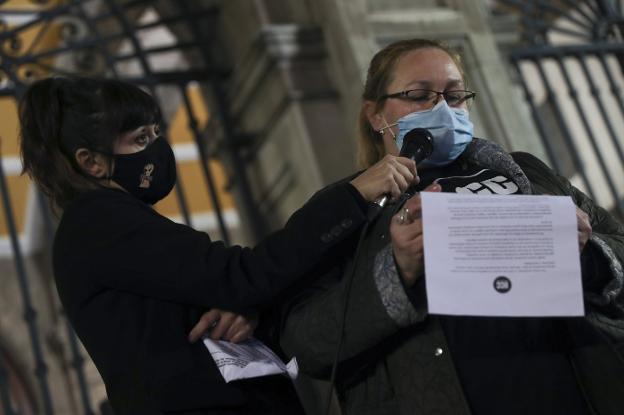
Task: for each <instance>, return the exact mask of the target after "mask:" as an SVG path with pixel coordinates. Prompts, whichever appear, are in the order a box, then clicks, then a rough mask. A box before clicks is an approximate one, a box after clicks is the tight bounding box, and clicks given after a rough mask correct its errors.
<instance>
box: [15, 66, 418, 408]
mask: <svg viewBox="0 0 624 415" xmlns="http://www.w3.org/2000/svg"><path fill="white" fill-rule="evenodd" d="M159 120H160V113H159V110H158V108H157V106H156V104H155V102H154V100H153V99H152V97H151V96H150V95H148V94H147V93H145V92H143V91H142V90H141V89H139V88H137V87H135V86H132V85H129V84H126V83H123V82H120V81H116V80H106V79H100V80H96V79H83V78H71V79H69V78H50V79H45V80H41V81H37V82H35V83H34V84H33V85H31V87H30V88H29V89H28V90H27V91H26V93H25V95H24V97H23V99H22V101H21V103H20V122H21V152H22V159H23V164H24V171H25V172H26V173H28V174H29V175H30V176H31V177H32V178H33V179H34V181H35V182H36V183H37V184H38V186H39V187H40V188H41V190H42V191H43V192H45V193H46V195H48V196H49V198H50V200H51V203H52V205H53V207H54V208H55V210H56V211H57V212H62V217H61V219H60V222H59V226H58V229H57V232H56V236H55V241H54V247H53V262H54V275H55V280H56V284H57V289H58V293H59V296H60V298H61V301H62V303H63V306H64V308H65V311H66V313H67V316H68V318H69V320H70V321H71V323H72V325H73V327H74V329H75V330H76V332H77V334H78V336H79V337H80V339H81V340H82V342H83V344H84V345H85V347H86V349H87V351H88V352H89V354H90V356H91V358H92V359H93V361H94V362H95V364H96V366H97V368H98V370H99V372H100V374H101V375H102V378H103V380H104V382H105V384H106V390H107V393H108V397H109V400H110V403H111V405H112V407H113V409H114V411H115V413H116V414H117V415H123V414H132V415H136V414H162V413H176V414H231V413H245V414H249V413H262V414H270V413H288V414H291V413H297V412H299V411H300V410H301V408H300V406H299V405H298V402H297V400H296V397H295V396H296V395H295V394H294V390H293V389H292V385H291V384H290V382H289V381H288V380H287V379H286V378H282V377H266V378H259V379H257V380H247V381H237V382H231V383H228V384H226V383H225V382H224V381H223V379H222V377H221V375H220V373H219V371H218V369H217V367H216V366H215V364H214V361H213V360H212V358H211V356H210V354H209V352H208V350H207V349H206V348H205V347H204V345H203V344H202V343H201V342H197V343H191V342H189V339H188V336H189V332H190V330H191V328H192V327H193V326H194V325H195V324H196V323H197V322H198V320H199V319H200V316H202V314H203V313H208V314H209V315H210V316H211V318H213V319H220V322H219V323H218V325H217V328H216V329H214V331H217V332H218V333H219V334H218V335H217V337H223V338H225V339H229V340H234V341H237V340H240V339H242V338H245V337H246V336H248V335H249V333H250V332H251V331H252V328H253V326H252V324H251V323H249V322H247V321H245V319H244V317H243V316H237V314H236V313H240V314H241V315H245V314H247V313H254V312H257V311H259V310H262V308H263V307H264V306H266V305H268V304H270V303H271V302H272V301H274V300H275V299H276V297H277V296H278V295H279V294H280V293H282V292H283V290H284V289H285V288H287V287H288V286H290V285H291V284H292V283H293V282H294V281H295V280H296V279H297V278H298V277H300V276H301V275H303V274H305V273H306V272H308V271H310V270H311V269H312V268H314V267H315V266H316V265H317V264H318V263H319V262H321V261H322V262H323V263H326V262H327V261H333V260H336V259H337V258H336V257H337V255H339V253H340V252H344V250H345V249H352V247H351V244H352V243H353V242H354V241H353V239H354V238H350V237H349V236H350V235H352V234H353V233H354V231H355V230H357V229H358V228H359V227H360V225H361V224H362V223H364V221H365V218H366V210H367V208H368V201H372V200H375V199H376V198H377V197H379V196H381V195H383V194H392V195H393V196H395V197H396V196H398V195H399V194H400V193H402V192H403V191H404V190H405V189H406V188H407V186H408V185H409V184H411V182H412V181H413V180H414V177H415V175H414V173H415V166H414V164H413V162H411V161H409V160H407V159H404V158H399V157H393V156H389V157H386V158H384V159H383V160H382V161H381V162H379V163H377V164H376V165H375V166H373V167H371V168H370V169H368V170H367V171H366V172H365V173H364V174H363V175H361V176H359V178H358V179H355V180H353V181H351V182H350V183H344V184H342V185H339V186H335V187H334V188H333V189H331V190H330V191H326V192H324V193H323V194H322V195H319V196H317V197H315V198H313V199H312V200H311V201H310V202H308V203H307V204H306V206H305V207H304V208H302V209H300V210H299V211H297V212H296V213H295V214H294V215H293V216H292V217H291V218H290V220H289V221H288V223H287V224H286V226H285V227H284V228H283V229H282V230H280V231H278V232H276V233H275V234H273V235H271V236H269V237H268V238H267V239H266V240H264V241H263V242H261V243H260V244H259V245H258V246H256V247H255V248H253V249H250V248H242V247H239V246H235V247H230V248H228V247H226V246H224V244H223V243H222V242H218V241H217V242H215V241H212V240H211V239H210V237H209V236H208V235H207V234H206V233H203V232H197V231H195V230H193V229H191V228H189V227H187V226H184V225H180V224H177V223H174V222H172V221H170V220H169V219H167V218H165V217H163V216H161V215H159V214H158V213H157V212H156V211H155V210H154V209H153V208H152V206H151V205H152V204H154V203H156V202H157V201H159V200H160V199H162V198H164V197H165V196H166V195H167V194H168V193H169V192H170V191H171V189H172V188H173V186H174V184H175V181H176V167H175V159H174V156H173V151H172V150H171V147H170V146H169V144H168V143H167V141H166V139H165V138H163V137H161V136H160V132H159V130H158V123H159ZM338 230H339V231H338ZM328 235H330V236H329V237H328ZM221 310H230V311H231V312H225V311H221ZM213 335H214V333H213ZM191 337H193V338H196V337H197V335H196V333H195V334H194V335H193V336H191Z"/></svg>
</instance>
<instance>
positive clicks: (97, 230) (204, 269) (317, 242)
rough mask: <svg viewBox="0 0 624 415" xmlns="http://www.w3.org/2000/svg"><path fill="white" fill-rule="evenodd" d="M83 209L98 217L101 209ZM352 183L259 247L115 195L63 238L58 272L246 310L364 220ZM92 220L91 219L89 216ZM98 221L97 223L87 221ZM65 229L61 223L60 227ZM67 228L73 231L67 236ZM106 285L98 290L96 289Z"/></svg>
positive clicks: (325, 255) (324, 256) (325, 195)
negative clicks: (214, 236) (216, 236)
mask: <svg viewBox="0 0 624 415" xmlns="http://www.w3.org/2000/svg"><path fill="white" fill-rule="evenodd" d="M101 202H102V201H101V200H97V199H96V200H94V201H93V202H92V203H91V204H88V203H87V204H86V205H84V206H82V209H81V210H80V211H79V212H78V216H79V215H80V214H81V213H84V212H85V211H86V210H89V209H91V210H95V211H98V206H96V205H97V204H98V203H101ZM360 204H361V201H359V200H357V199H356V198H355V197H354V196H353V194H352V190H351V189H349V185H348V184H345V185H342V186H334V187H333V188H331V189H329V190H327V191H325V192H322V193H321V194H317V195H316V196H315V197H314V198H313V199H311V200H310V201H309V202H308V203H307V204H306V205H305V206H304V207H303V208H301V209H300V210H298V211H297V212H295V214H293V215H292V217H291V218H290V219H289V221H288V223H287V224H286V226H285V227H284V228H283V229H281V230H279V231H277V232H275V233H274V234H272V235H270V236H269V237H268V238H266V239H265V240H264V241H262V242H261V243H260V244H258V245H257V246H256V247H255V248H253V249H251V248H243V247H239V246H234V247H230V248H228V247H226V246H225V245H224V244H223V243H222V242H213V241H211V240H210V238H209V236H208V235H207V234H206V233H203V232H198V231H195V230H193V229H191V228H189V227H187V226H184V225H180V224H176V223H174V222H172V221H170V220H168V219H166V218H164V217H162V216H160V215H158V214H156V213H153V212H150V211H147V210H145V209H140V208H137V205H136V203H135V201H134V200H132V199H131V198H129V197H116V198H115V200H114V202H113V203H112V204H111V203H109V206H110V207H109V209H108V211H106V212H102V209H99V211H100V214H99V216H100V217H101V218H100V220H92V219H85V220H76V221H73V222H71V221H70V222H71V224H70V225H66V226H65V229H64V230H63V231H62V232H60V235H59V233H57V241H56V243H55V262H56V264H55V268H56V271H57V273H61V274H63V273H65V274H75V270H71V268H75V267H80V268H81V272H80V273H79V274H78V275H84V276H89V281H90V284H92V285H93V289H92V291H97V290H98V289H117V290H122V291H128V292H131V293H134V294H137V295H141V296H146V297H151V298H156V299H162V300H167V301H172V302H179V303H183V304H189V305H196V306H200V307H217V308H223V309H227V310H233V311H239V312H244V311H246V310H249V309H251V308H253V309H255V308H259V307H260V306H262V305H263V304H265V303H267V302H269V301H270V300H271V299H272V298H274V297H275V296H276V295H277V294H278V293H279V292H281V291H282V290H283V289H284V288H286V287H287V286H289V285H290V284H291V283H292V282H294V281H295V280H296V279H297V278H299V277H300V276H301V275H302V274H303V273H305V272H306V271H309V270H310V269H311V268H312V267H313V266H314V265H315V264H316V263H317V262H318V261H320V260H328V259H331V258H332V255H333V250H332V248H333V247H334V246H335V245H336V244H338V243H339V242H341V241H343V240H345V239H347V237H348V236H349V235H350V234H351V233H353V232H354V231H355V230H357V229H358V228H359V227H360V225H361V224H362V223H363V222H364V220H365V212H364V211H363V210H362V208H361V206H360ZM88 217H90V218H92V217H93V216H88ZM85 221H86V222H94V223H85ZM62 226H63V225H62ZM67 227H70V228H73V229H70V230H69V231H68V229H67ZM98 287H100V288H98Z"/></svg>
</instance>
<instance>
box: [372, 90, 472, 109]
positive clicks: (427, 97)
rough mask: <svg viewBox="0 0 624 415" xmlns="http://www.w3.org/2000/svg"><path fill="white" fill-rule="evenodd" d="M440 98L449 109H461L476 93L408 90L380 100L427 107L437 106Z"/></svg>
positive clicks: (385, 96)
mask: <svg viewBox="0 0 624 415" xmlns="http://www.w3.org/2000/svg"><path fill="white" fill-rule="evenodd" d="M440 96H443V97H444V100H445V101H446V103H447V104H448V105H449V107H459V106H460V105H462V104H464V103H466V104H468V103H470V102H471V101H472V100H473V99H474V97H475V96H477V93H476V92H473V91H464V90H457V91H443V92H440V91H432V90H430V89H408V90H407V91H401V92H396V93H394V94H386V95H382V96H381V97H379V99H380V100H382V99H388V98H398V99H404V100H407V101H412V102H414V103H416V104H418V105H419V106H423V107H424V106H426V105H427V104H429V103H430V102H432V101H433V102H432V104H433V105H435V104H437V103H438V101H439V100H440Z"/></svg>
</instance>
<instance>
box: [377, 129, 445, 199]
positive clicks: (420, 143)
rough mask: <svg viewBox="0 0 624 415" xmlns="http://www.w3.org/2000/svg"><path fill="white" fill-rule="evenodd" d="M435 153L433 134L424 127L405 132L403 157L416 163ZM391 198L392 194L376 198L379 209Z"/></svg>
mask: <svg viewBox="0 0 624 415" xmlns="http://www.w3.org/2000/svg"><path fill="white" fill-rule="evenodd" d="M431 153H433V136H432V135H431V133H430V132H429V130H426V129H424V128H414V129H413V130H410V131H408V133H407V134H405V138H404V139H403V146H402V147H401V152H400V153H399V155H400V156H401V157H407V158H408V159H410V160H414V161H415V162H416V165H418V163H420V162H421V161H423V160H424V159H426V158H427V157H429V156H430V155H431ZM388 199H390V196H388V195H384V196H382V197H380V198H379V199H377V200H375V204H376V205H378V206H379V209H381V208H382V207H384V206H385V205H386V203H387V202H388Z"/></svg>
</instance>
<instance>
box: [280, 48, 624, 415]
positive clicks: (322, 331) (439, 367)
mask: <svg viewBox="0 0 624 415" xmlns="http://www.w3.org/2000/svg"><path fill="white" fill-rule="evenodd" d="M475 96H476V93H475V92H472V91H470V88H469V87H467V85H466V81H465V76H464V73H463V71H462V67H461V62H460V59H459V57H458V56H457V55H456V54H455V53H454V52H453V51H452V50H450V49H449V48H448V47H446V46H444V45H443V44H440V43H438V42H435V41H430V40H425V39H413V40H405V41H399V42H396V43H393V44H390V45H388V46H386V47H385V48H383V49H382V50H381V51H379V52H378V53H377V54H376V55H375V56H374V57H373V59H372V61H371V63H370V66H369V69H368V74H367V79H366V84H365V86H364V93H363V101H362V107H361V112H360V119H359V130H360V131H359V133H360V134H359V136H360V142H359V144H360V154H359V158H360V160H359V161H360V164H361V166H362V167H364V168H366V167H368V166H372V165H373V164H374V163H376V162H377V161H378V160H380V159H382V158H383V157H384V156H386V155H387V154H392V155H397V154H399V151H400V149H401V146H402V144H403V141H404V139H405V136H406V134H407V133H408V132H409V131H411V130H413V129H415V128H424V129H427V130H428V131H429V132H430V133H431V136H432V137H433V147H434V150H433V152H432V154H431V155H430V156H428V157H427V158H425V159H424V160H423V161H422V162H421V163H419V164H418V166H417V174H418V176H419V178H418V179H417V180H416V182H417V183H416V184H415V185H414V186H412V189H411V191H410V193H415V194H416V196H414V197H412V198H411V199H409V200H407V202H405V204H404V205H400V203H390V204H388V205H386V207H385V208H384V210H383V211H382V213H381V215H380V217H379V218H378V220H377V221H376V222H374V224H373V225H371V228H370V229H369V231H368V232H367V234H366V235H365V236H364V239H363V243H362V246H361V247H360V251H359V252H360V255H359V256H357V257H356V258H355V259H354V258H350V259H349V260H348V261H346V263H345V264H344V266H343V267H342V268H340V269H333V270H332V271H330V272H328V273H327V274H326V276H325V277H324V278H321V279H319V278H317V279H316V280H315V281H318V283H317V284H315V285H314V287H313V288H311V289H309V291H308V292H306V293H303V294H301V295H299V296H297V300H295V301H294V304H292V305H291V307H290V308H289V314H288V318H287V319H286V321H285V323H284V326H283V327H284V329H283V332H282V346H283V347H284V349H285V351H286V352H287V353H288V354H290V355H296V356H297V359H298V363H299V366H300V368H301V369H302V370H303V371H304V372H306V373H308V374H310V375H312V376H315V377H321V378H323V377H325V378H326V377H327V376H328V374H329V373H332V370H331V368H332V365H333V363H334V358H335V356H336V347H337V344H338V342H339V339H342V344H341V348H340V350H341V352H340V354H339V355H338V358H337V361H338V367H337V371H336V372H335V373H337V375H336V379H335V386H336V391H337V396H338V399H339V402H340V405H341V409H342V414H343V415H349V414H358V415H366V414H399V415H401V414H410V415H418V414H433V413H435V414H440V415H445V414H448V415H470V414H478V415H490V414H491V415H495V414H506V415H510V414H511V415H513V414H518V415H519V414H532V415H535V414H542V415H546V414H548V415H564V414H565V415H572V414H574V415H581V414H583V415H586V414H589V413H600V414H616V413H617V414H619V413H621V411H622V409H621V408H622V407H621V406H619V407H618V406H617V404H616V403H617V402H620V401H618V399H620V398H619V396H620V395H623V396H624V394H621V393H619V392H618V388H617V387H615V386H614V385H621V384H622V383H621V378H620V377H619V376H617V375H616V374H617V373H623V372H622V371H624V365H623V364H622V358H621V357H619V358H618V357H617V353H615V354H614V353H613V352H614V349H613V348H610V347H605V348H604V350H605V354H604V355H601V359H600V360H602V361H603V362H607V363H606V365H607V367H609V370H607V371H604V370H602V369H599V366H594V363H593V360H592V359H587V360H585V361H582V360H572V358H571V356H576V355H575V353H577V352H578V351H579V350H584V349H583V347H586V346H588V345H601V346H606V345H607V343H606V342H605V341H604V338H605V337H604V333H606V332H608V333H609V334H614V333H616V332H619V333H620V336H621V337H620V339H621V338H622V337H624V336H622V334H623V333H624V320H623V318H622V316H624V305H623V304H624V288H623V287H624V285H623V284H622V282H621V281H622V280H623V278H624V274H623V273H622V271H621V270H622V264H624V226H622V225H621V224H620V223H618V222H617V221H616V220H615V219H614V218H613V217H611V216H610V215H609V214H608V213H607V212H606V211H604V210H603V209H602V208H600V207H599V206H597V205H596V204H595V203H594V202H593V201H592V200H590V199H589V198H588V197H587V196H585V195H584V194H582V193H581V192H580V191H579V190H578V189H576V188H574V187H573V186H572V185H571V184H570V182H569V181H568V180H566V179H565V178H563V177H561V176H558V175H556V174H555V173H554V172H553V171H552V170H551V169H549V168H548V167H547V166H546V165H545V164H544V163H542V162H541V161H539V160H538V159H537V158H535V157H533V156H532V155H530V154H527V153H511V154H510V153H508V152H506V151H505V150H503V149H502V148H501V147H500V146H499V145H497V144H495V143H494V142H492V141H489V140H484V139H479V138H475V137H474V136H473V125H472V122H471V121H470V115H469V109H470V105H469V104H470V103H471V101H473V100H474V98H475ZM424 190H428V191H444V192H454V193H476V194H514V193H517V194H531V193H541V194H555V195H567V196H570V197H571V198H572V199H573V201H574V203H575V204H576V205H577V219H578V245H579V253H580V257H581V258H580V259H581V269H582V278H583V287H584V291H585V298H586V299H587V301H586V305H585V307H586V311H587V318H577V319H572V318H570V319H564V318H560V319H554V318H492V317H469V316H435V315H429V314H428V311H427V302H426V291H425V284H424V281H425V279H426V275H425V273H424V263H423V238H422V227H423V223H422V219H421V211H420V208H421V205H420V198H419V196H418V192H420V191H424ZM351 270H354V273H353V281H352V283H350V282H349V278H350V276H351ZM349 286H350V296H349V301H345V296H344V293H345V291H346V287H349ZM345 303H346V306H345ZM344 307H347V308H346V310H345V309H344ZM343 319H344V327H343V326H342V321H343ZM601 322H604V323H608V324H603V323H601ZM607 326H608V327H607ZM607 329H608V330H607ZM601 331H602V333H601ZM580 336H585V337H583V339H582V341H579V339H580V338H581V337H580ZM588 362H589V364H588ZM618 370H619V371H620V372H618ZM607 372H608V373H607ZM605 385H609V387H607V388H605V387H604V386H605Z"/></svg>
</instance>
